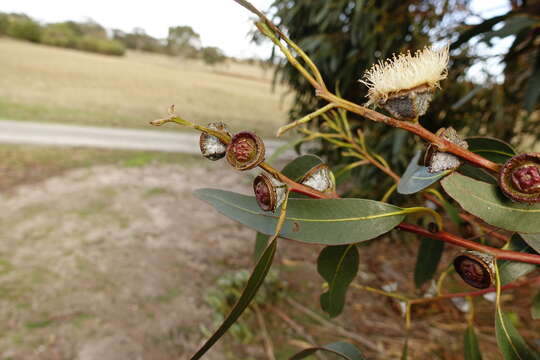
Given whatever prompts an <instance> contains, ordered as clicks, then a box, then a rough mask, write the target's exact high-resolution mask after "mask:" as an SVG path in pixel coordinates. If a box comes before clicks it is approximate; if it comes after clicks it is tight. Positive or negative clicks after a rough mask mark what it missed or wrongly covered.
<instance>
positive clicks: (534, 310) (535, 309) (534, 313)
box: [531, 291, 540, 320]
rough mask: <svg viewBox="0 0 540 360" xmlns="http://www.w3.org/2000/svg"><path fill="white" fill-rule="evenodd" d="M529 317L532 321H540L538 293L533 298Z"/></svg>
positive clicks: (539, 293)
mask: <svg viewBox="0 0 540 360" xmlns="http://www.w3.org/2000/svg"><path fill="white" fill-rule="evenodd" d="M531 316H532V318H533V319H534V320H538V319H540V291H539V292H538V293H537V294H536V295H535V296H534V298H533V303H532V306H531Z"/></svg>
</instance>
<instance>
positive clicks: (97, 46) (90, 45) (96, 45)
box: [77, 36, 126, 56]
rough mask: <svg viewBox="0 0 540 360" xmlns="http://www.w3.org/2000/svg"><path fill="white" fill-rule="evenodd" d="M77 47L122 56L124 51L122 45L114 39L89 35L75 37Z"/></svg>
mask: <svg viewBox="0 0 540 360" xmlns="http://www.w3.org/2000/svg"><path fill="white" fill-rule="evenodd" d="M77 49H79V50H83V51H90V52H95V53H99V54H105V55H116V56H122V55H124V54H125V52H126V48H125V47H124V45H122V43H120V42H118V41H116V40H108V39H98V38H94V37H91V36H84V37H82V38H79V39H77Z"/></svg>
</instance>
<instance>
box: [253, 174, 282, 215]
mask: <svg viewBox="0 0 540 360" xmlns="http://www.w3.org/2000/svg"><path fill="white" fill-rule="evenodd" d="M253 191H254V193H255V198H256V199H257V203H258V204H259V206H260V208H261V209H262V210H264V211H271V212H274V211H275V210H276V209H277V208H278V207H279V206H280V205H281V203H283V200H284V199H285V194H286V192H287V186H286V185H285V184H284V183H282V182H280V181H279V180H277V179H274V178H273V177H270V176H268V175H266V174H261V175H259V176H257V177H256V178H255V180H254V181H253Z"/></svg>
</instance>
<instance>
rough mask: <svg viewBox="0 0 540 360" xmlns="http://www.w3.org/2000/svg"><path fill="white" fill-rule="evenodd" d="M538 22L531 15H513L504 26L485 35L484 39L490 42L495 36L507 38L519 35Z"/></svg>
mask: <svg viewBox="0 0 540 360" xmlns="http://www.w3.org/2000/svg"><path fill="white" fill-rule="evenodd" d="M536 24H538V20H536V19H535V18H533V17H529V16H512V17H510V18H508V19H507V20H506V21H505V24H504V26H503V27H502V28H500V29H499V30H495V31H490V32H488V33H487V34H485V35H484V37H483V38H482V41H486V42H489V41H491V39H493V38H497V37H499V38H505V37H507V36H511V35H517V34H518V33H519V32H520V31H522V30H524V29H527V28H530V27H532V26H534V25H536Z"/></svg>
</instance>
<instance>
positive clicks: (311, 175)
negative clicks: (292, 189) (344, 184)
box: [300, 164, 336, 192]
mask: <svg viewBox="0 0 540 360" xmlns="http://www.w3.org/2000/svg"><path fill="white" fill-rule="evenodd" d="M300 183H301V184H303V185H306V186H309V187H310V188H313V189H315V190H317V191H320V192H328V191H334V190H335V189H336V184H335V180H334V175H333V174H332V172H331V171H330V168H329V167H328V165H326V164H319V165H317V166H315V167H314V168H313V169H311V170H309V171H308V172H307V174H306V175H304V177H303V178H302V180H301V181H300Z"/></svg>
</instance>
